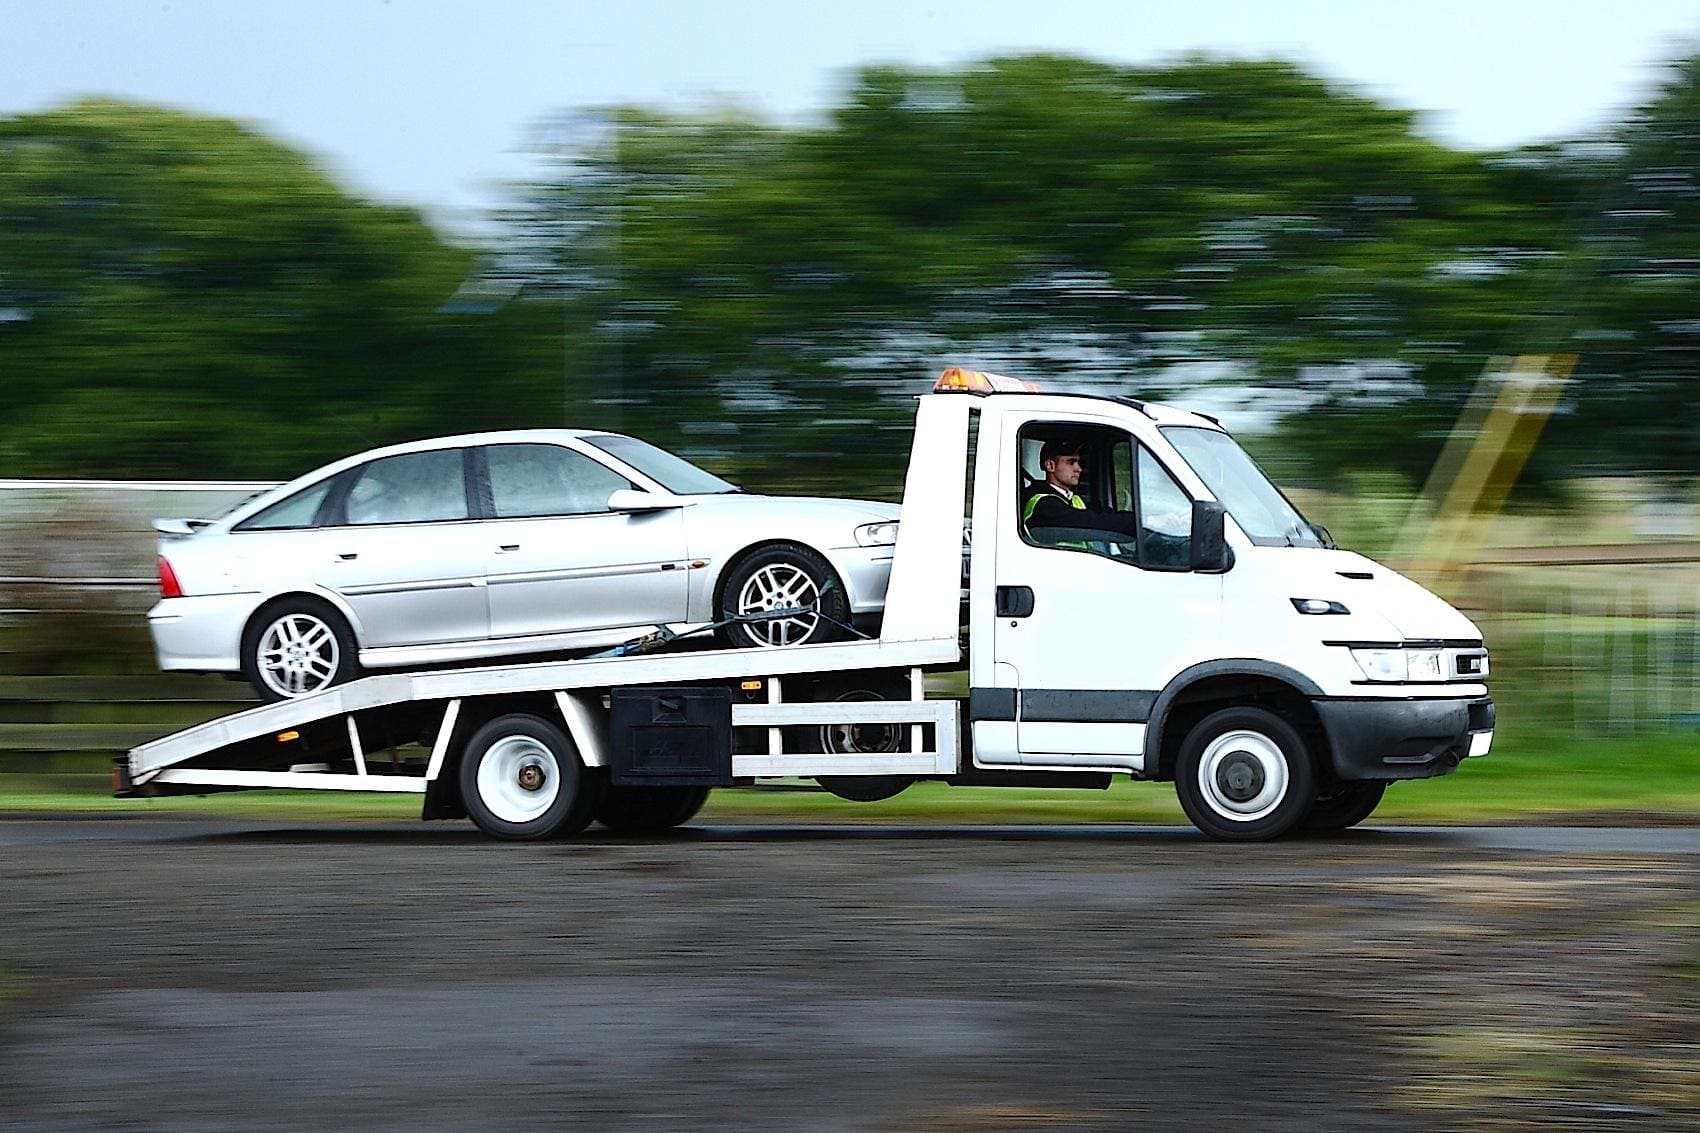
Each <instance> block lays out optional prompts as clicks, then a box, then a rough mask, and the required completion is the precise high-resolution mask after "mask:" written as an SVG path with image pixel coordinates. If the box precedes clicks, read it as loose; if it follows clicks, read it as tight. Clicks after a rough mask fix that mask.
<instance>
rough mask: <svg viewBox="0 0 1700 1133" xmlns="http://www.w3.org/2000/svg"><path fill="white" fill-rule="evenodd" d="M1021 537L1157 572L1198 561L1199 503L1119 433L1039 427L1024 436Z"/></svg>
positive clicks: (1092, 428) (1062, 425) (1085, 427)
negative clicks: (1195, 514)
mask: <svg viewBox="0 0 1700 1133" xmlns="http://www.w3.org/2000/svg"><path fill="white" fill-rule="evenodd" d="M1020 463H1021V473H1020V475H1021V485H1020V491H1021V496H1020V499H1021V508H1020V513H1019V523H1020V526H1021V535H1022V538H1023V539H1025V540H1026V541H1027V542H1029V543H1032V544H1034V545H1036V546H1041V547H1054V548H1056V549H1057V550H1059V551H1076V552H1085V553H1087V554H1094V555H1101V556H1103V557H1105V558H1111V559H1116V560H1118V561H1121V562H1126V563H1129V564H1132V565H1138V566H1141V567H1145V568H1147V569H1151V570H1186V569H1188V568H1189V566H1190V564H1191V557H1192V547H1191V535H1192V499H1191V497H1189V496H1188V495H1187V494H1186V492H1185V490H1184V489H1182V488H1181V486H1180V485H1179V484H1178V483H1176V481H1175V479H1174V477H1172V476H1170V475H1169V473H1168V471H1167V470H1166V469H1165V468H1164V467H1163V466H1162V464H1161V463H1159V462H1158V460H1157V459H1156V457H1154V456H1152V455H1151V453H1150V451H1149V450H1148V449H1146V448H1145V447H1144V446H1143V445H1141V444H1139V443H1138V442H1137V441H1135V440H1134V439H1133V437H1131V436H1130V435H1128V434H1127V433H1125V432H1123V431H1121V430H1120V429H1114V428H1109V427H1106V426H1103V425H1085V424H1081V425H1072V426H1071V425H1069V424H1067V423H1065V422H1045V423H1037V422H1036V423H1033V424H1030V425H1028V426H1027V427H1026V428H1024V429H1023V430H1022V433H1021V461H1020Z"/></svg>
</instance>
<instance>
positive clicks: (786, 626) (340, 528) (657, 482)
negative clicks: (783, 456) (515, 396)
mask: <svg viewBox="0 0 1700 1133" xmlns="http://www.w3.org/2000/svg"><path fill="white" fill-rule="evenodd" d="M897 515H898V508H897V505H895V504H886V503H874V502H869V501H861V500H839V499H815V498H803V497H786V496H757V495H749V494H746V493H744V492H743V491H742V490H740V489H739V488H737V487H736V486H735V485H733V484H730V483H728V482H727V481H725V480H722V479H720V478H719V477H718V476H715V475H713V474H711V473H709V472H705V471H704V470H702V469H700V468H698V467H696V466H695V465H693V464H691V463H690V462H689V461H687V460H684V459H682V458H681V457H678V456H675V455H673V454H672V453H669V452H666V451H665V450H663V449H659V448H656V447H655V446H654V445H651V444H648V443H647V442H644V441H641V440H637V439H636V438H633V437H626V436H621V435H619V434H616V433H607V432H598V431H592V430H572V429H529V430H521V431H509V432H499V433H478V434H472V435H467V436H460V437H446V438H441V439H437V440H429V441H415V442H412V443H409V444H401V445H394V446H391V447H389V448H383V449H376V450H374V451H371V452H366V453H361V454H360V455H358V456H351V457H348V458H346V459H344V460H340V461H337V462H336V463H334V464H329V465H326V466H325V467H323V468H320V469H318V470H316V471H314V472H310V473H308V474H307V475H305V476H301V477H299V478H297V479H295V480H292V481H290V482H289V483H287V484H283V485H281V486H279V487H277V488H274V489H272V490H270V491H268V492H265V493H263V494H261V495H260V496H258V497H256V498H254V499H252V500H249V501H248V502H246V503H244V504H242V505H241V506H239V507H237V508H236V509H234V510H233V511H231V512H229V513H228V514H226V515H225V516H223V517H222V518H220V519H218V520H215V521H212V522H204V521H200V520H161V521H159V522H158V523H156V524H155V526H156V528H157V529H158V530H159V531H160V532H161V535H162V538H161V540H160V545H159V576H160V590H161V594H162V595H163V596H162V598H161V599H160V601H159V603H158V605H156V606H155V607H154V608H153V609H152V610H151V611H149V613H148V626H149V628H150V630H151V631H152V633H153V640H154V646H155V650H156V652H157V654H158V658H159V664H160V667H161V668H162V669H177V670H192V671H202V672H224V673H241V674H242V675H244V676H246V677H247V679H248V680H249V682H250V683H252V684H253V686H254V688H255V689H256V690H257V691H258V692H259V693H260V695H261V696H262V697H265V698H266V699H268V700H275V699H281V698H285V697H292V696H300V695H303V694H305V693H309V692H315V691H317V690H319V689H321V688H325V687H328V686H329V685H332V684H337V683H340V682H342V681H345V680H349V679H352V678H353V677H354V676H355V675H357V674H358V673H359V672H360V671H361V670H362V669H389V668H408V667H422V666H428V665H437V664H442V663H455V662H469V661H477V660H480V659H484V658H494V657H509V656H514V655H520V654H542V653H561V652H572V651H586V650H592V649H596V648H600V647H605V646H609V645H613V644H616V643H619V642H622V641H625V640H628V639H630V638H632V637H633V636H635V635H636V634H639V633H641V632H642V631H643V630H644V629H645V628H647V627H650V626H655V625H666V626H669V627H670V628H672V629H674V630H675V631H685V630H688V629H691V628H697V627H702V626H706V625H708V624H710V623H714V622H722V621H728V620H730V619H733V618H735V617H737V616H740V615H760V614H762V613H764V612H766V611H774V610H795V611H807V612H806V613H802V612H800V613H797V614H794V615H791V616H778V617H769V618H765V619H762V618H752V619H749V620H746V621H739V622H734V623H733V624H730V625H727V626H724V627H722V628H721V629H720V630H719V631H718V632H719V633H720V635H721V637H722V640H723V641H724V642H725V643H726V644H728V645H742V646H785V645H794V644H802V643H806V642H814V641H824V640H830V639H832V638H834V637H839V636H844V635H845V634H847V631H846V630H845V629H844V628H843V627H844V625H845V624H847V623H850V622H851V621H852V619H863V620H866V619H869V618H872V617H873V616H876V615H877V614H878V613H879V611H880V609H881V607H882V604H883V601H884V597H885V587H886V581H887V578H888V576H889V575H890V571H891V558H892V550H893V545H894V544H895V543H896V540H897Z"/></svg>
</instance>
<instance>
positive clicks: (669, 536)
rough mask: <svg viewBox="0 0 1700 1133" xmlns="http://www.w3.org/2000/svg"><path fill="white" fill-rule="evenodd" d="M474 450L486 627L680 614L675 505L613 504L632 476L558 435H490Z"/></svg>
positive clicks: (623, 621)
mask: <svg viewBox="0 0 1700 1133" xmlns="http://www.w3.org/2000/svg"><path fill="white" fill-rule="evenodd" d="M481 457H482V461H483V468H484V476H485V483H486V485H487V490H488V497H487V499H486V507H487V509H488V511H489V514H490V518H489V519H487V520H485V522H484V525H483V528H482V530H481V532H480V539H481V549H482V551H483V554H484V556H485V558H484V562H485V577H486V579H487V580H488V588H487V589H488V597H489V608H490V633H491V636H492V637H504V638H506V637H525V636H535V635H541V634H558V633H575V632H581V631H590V630H601V629H612V628H620V627H636V626H646V625H655V624H659V623H665V622H680V621H683V620H684V618H685V589H686V586H685V580H686V578H687V576H688V575H689V571H688V569H686V567H687V564H686V563H685V562H683V560H684V558H685V524H684V516H683V509H682V508H678V507H670V508H663V509H658V510H655V511H642V512H616V511H611V510H610V509H609V507H608V497H609V496H610V495H611V494H612V493H613V492H615V491H616V490H618V489H621V488H631V487H633V484H632V482H631V481H630V480H628V479H627V478H626V477H625V476H624V475H622V474H620V473H619V472H616V471H614V470H613V469H611V468H609V467H608V466H606V465H604V464H602V463H601V462H600V461H597V460H594V459H592V458H591V457H589V456H587V455H585V454H584V453H582V452H578V451H576V450H574V449H570V448H567V447H566V446H564V445H558V444H548V443H528V444H502V445H488V446H485V447H484V448H483V449H482V451H481Z"/></svg>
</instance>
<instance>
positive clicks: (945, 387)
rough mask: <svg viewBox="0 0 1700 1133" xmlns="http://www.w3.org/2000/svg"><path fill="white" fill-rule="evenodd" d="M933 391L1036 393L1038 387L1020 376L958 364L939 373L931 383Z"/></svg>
mask: <svg viewBox="0 0 1700 1133" xmlns="http://www.w3.org/2000/svg"><path fill="white" fill-rule="evenodd" d="M933 392H934V393H1038V392H1039V387H1038V386H1037V385H1036V384H1034V383H1033V382H1024V381H1022V380H1021V379H1020V378H1006V377H1004V376H1003V375H1002V374H989V373H987V372H986V371H984V370H964V369H963V368H962V367H960V366H952V367H950V369H948V370H946V371H945V372H944V373H942V374H940V375H939V380H938V381H936V382H934V383H933Z"/></svg>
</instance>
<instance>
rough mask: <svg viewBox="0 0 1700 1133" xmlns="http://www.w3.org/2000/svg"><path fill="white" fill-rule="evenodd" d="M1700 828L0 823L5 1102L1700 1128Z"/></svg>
mask: <svg viewBox="0 0 1700 1133" xmlns="http://www.w3.org/2000/svg"><path fill="white" fill-rule="evenodd" d="M1696 854H1700V828H1686V827H1685V828H1665V829H1639V828H1631V829H1617V828H1534V827H1513V828H1503V829H1492V828H1469V829H1458V828H1398V827H1375V828H1370V829H1366V830H1363V831H1357V832H1354V833H1353V834H1351V835H1348V836H1346V837H1343V838H1338V839H1333V840H1326V841H1295V842H1284V843H1278V844H1275V845H1266V846H1222V845H1218V844H1215V843H1211V842H1208V841H1206V840H1204V839H1202V838H1200V837H1198V836H1197V835H1195V834H1194V833H1192V832H1191V831H1190V830H1184V829H1179V828H1170V827H1120V826H1114V827H1102V826H1090V827H1051V826H1045V827H1029V826H995V827H992V826H946V827H935V826H924V827H921V826H906V827H883V826H882V827H870V826H825V825H815V826H749V825H746V826H728V825H716V826H710V827H705V828H700V829H693V830H687V831H683V832H680V833H679V834H678V835H677V836H675V837H670V838H666V839H650V840H643V841H619V840H615V839H611V838H596V837H589V838H586V839H583V840H579V841H573V842H562V843H551V844H544V845H505V844H497V843H492V842H488V841H486V840H484V839H483V838H481V837H480V836H478V835H477V834H475V833H474V832H473V831H472V830H471V829H470V828H469V827H466V826H464V825H461V826H438V825H432V826H425V825H417V826H416V825H409V824H397V825H365V824H355V823H350V824H325V825H296V824H274V823H260V822H241V821H216V822H213V821H204V820H198V819H193V820H191V819H166V818H159V817H134V818H130V817H126V818H120V819H111V820H99V821H61V820H41V819H38V820H15V821H12V820H8V821H0V1129H8V1130H9V1129H32V1130H33V1129H48V1130H57V1129H126V1130H147V1129H265V1130H271V1129H303V1128H307V1129H316V1128H327V1129H328V1128H349V1127H361V1128H372V1129H398V1130H399V1129H418V1128H442V1129H464V1128H475V1127H493V1126H503V1127H513V1128H521V1129H524V1128H539V1129H542V1128H550V1129H555V1128H563V1127H574V1128H583V1129H591V1130H602V1129H608V1130H627V1129H643V1130H674V1129H707V1128H717V1129H752V1130H793V1129H824V1130H1003V1129H1178V1128H1185V1127H1230V1128H1243V1129H1295V1130H1305V1131H1306V1133H1313V1131H1323V1130H1336V1129H1338V1130H1361V1129H1441V1128H1443V1129H1472V1128H1479V1129H1509V1128H1532V1127H1542V1126H1546V1127H1553V1128H1565V1129H1577V1128H1581V1129H1596V1128H1597V1129H1615V1128H1625V1129H1627V1128H1631V1127H1633V1128H1635V1129H1638V1130H1641V1129H1664V1128H1670V1129H1678V1128H1700V1060H1697V1058H1696V1052H1697V1051H1700V1010H1697V1008H1700V943H1697V941H1700V868H1697V866H1700V862H1697V861H1696V860H1695V855H1696Z"/></svg>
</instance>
